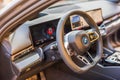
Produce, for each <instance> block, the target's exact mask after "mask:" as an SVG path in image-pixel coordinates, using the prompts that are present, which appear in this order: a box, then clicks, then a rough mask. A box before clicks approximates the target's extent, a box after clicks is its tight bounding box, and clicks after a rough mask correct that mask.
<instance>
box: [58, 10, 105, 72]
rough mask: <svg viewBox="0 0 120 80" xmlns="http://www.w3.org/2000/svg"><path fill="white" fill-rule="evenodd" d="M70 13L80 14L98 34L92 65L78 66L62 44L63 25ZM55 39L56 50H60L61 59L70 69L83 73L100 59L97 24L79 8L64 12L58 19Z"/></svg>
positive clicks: (100, 50)
mask: <svg viewBox="0 0 120 80" xmlns="http://www.w3.org/2000/svg"><path fill="white" fill-rule="evenodd" d="M71 15H80V16H82V17H83V18H84V19H85V20H86V22H87V23H88V24H89V26H90V27H92V29H93V30H95V31H96V32H97V33H98V35H99V38H98V39H97V53H96V56H95V58H94V63H93V64H92V65H87V66H84V67H79V66H78V65H77V64H75V63H74V62H73V61H72V59H71V57H70V56H69V55H68V52H67V50H66V48H65V46H64V25H65V23H66V21H67V20H68V18H69V17H70V16H71ZM56 40H57V45H58V50H59V52H60V55H61V57H62V59H63V61H64V62H65V64H66V65H67V66H68V67H69V68H70V69H71V70H72V71H74V72H76V73H83V72H85V71H87V70H89V69H90V68H92V67H93V66H95V64H96V63H97V62H98V61H99V60H100V58H101V56H102V53H103V44H102V37H101V35H100V32H99V29H98V26H97V24H96V23H95V21H94V20H93V19H92V18H91V17H90V16H89V15H88V14H87V13H85V12H83V11H80V10H73V11H70V12H68V13H66V14H65V15H64V16H63V17H62V18H61V19H60V20H59V23H58V26H57V32H56Z"/></svg>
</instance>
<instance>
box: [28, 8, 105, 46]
mask: <svg viewBox="0 0 120 80" xmlns="http://www.w3.org/2000/svg"><path fill="white" fill-rule="evenodd" d="M86 13H88V15H90V16H91V17H92V18H93V19H94V20H95V22H96V23H97V24H99V23H101V22H102V21H103V18H102V10H101V9H100V8H99V9H95V10H90V11H86ZM58 21H59V19H56V20H52V21H48V22H45V23H40V24H36V25H32V26H30V27H29V29H30V35H31V39H32V43H33V46H34V47H38V46H40V45H42V44H44V43H49V42H50V41H54V40H55V39H56V29H57V24H58ZM78 29H79V30H80V29H90V26H88V24H87V22H86V21H85V20H84V18H83V17H81V16H80V15H71V16H70V18H69V19H68V20H67V24H66V26H65V29H64V30H65V31H64V34H66V33H68V32H70V31H71V30H78Z"/></svg>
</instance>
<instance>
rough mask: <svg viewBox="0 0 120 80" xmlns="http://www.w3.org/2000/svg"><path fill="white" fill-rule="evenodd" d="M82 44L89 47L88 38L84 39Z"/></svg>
mask: <svg viewBox="0 0 120 80" xmlns="http://www.w3.org/2000/svg"><path fill="white" fill-rule="evenodd" d="M82 43H83V44H84V45H87V44H88V38H87V37H86V36H84V37H82Z"/></svg>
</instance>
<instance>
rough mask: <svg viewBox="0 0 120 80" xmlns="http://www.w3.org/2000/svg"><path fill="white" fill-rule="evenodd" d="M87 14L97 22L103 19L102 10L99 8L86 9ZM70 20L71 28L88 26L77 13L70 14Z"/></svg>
mask: <svg viewBox="0 0 120 80" xmlns="http://www.w3.org/2000/svg"><path fill="white" fill-rule="evenodd" d="M86 13H87V14H88V15H90V16H91V17H92V18H93V19H94V21H95V22H96V23H97V24H99V23H101V22H102V21H103V17H102V10H101V9H95V10H90V11H86ZM70 22H71V28H72V30H74V29H81V28H83V27H89V25H88V24H87V22H86V21H85V19H84V18H83V17H81V16H79V15H72V16H70Z"/></svg>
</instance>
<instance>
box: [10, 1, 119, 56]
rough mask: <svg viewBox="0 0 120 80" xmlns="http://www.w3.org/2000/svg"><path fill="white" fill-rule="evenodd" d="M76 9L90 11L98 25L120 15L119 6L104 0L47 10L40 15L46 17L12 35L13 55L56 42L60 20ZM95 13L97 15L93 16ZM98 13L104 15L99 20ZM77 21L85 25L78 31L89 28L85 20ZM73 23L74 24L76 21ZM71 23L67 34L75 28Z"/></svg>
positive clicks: (33, 21)
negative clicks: (65, 14)
mask: <svg viewBox="0 0 120 80" xmlns="http://www.w3.org/2000/svg"><path fill="white" fill-rule="evenodd" d="M93 4H94V5H93ZM66 7H67V8H66ZM74 9H79V10H81V11H86V12H87V11H88V13H89V11H91V12H90V14H92V16H93V18H94V19H96V20H99V21H100V22H98V21H96V23H98V25H99V24H100V23H101V21H105V20H107V19H108V18H111V17H113V16H115V15H117V14H119V13H120V6H119V5H116V4H114V3H112V2H109V1H104V0H103V1H102V0H99V1H90V2H83V3H78V2H77V3H74V4H71V5H66V6H61V7H57V8H49V9H46V10H44V11H42V12H41V13H40V15H41V14H44V16H43V15H42V16H40V17H38V18H36V19H34V20H31V21H27V22H25V23H24V24H22V25H21V26H19V28H18V29H17V30H16V31H15V32H14V33H13V35H11V45H12V54H13V55H14V54H16V53H18V52H22V51H23V50H26V49H28V48H29V47H31V46H32V45H33V46H32V47H37V46H39V45H42V44H44V43H46V42H50V41H55V39H56V38H55V33H56V27H57V24H58V21H59V19H60V18H61V17H62V16H63V15H64V13H66V12H68V11H70V10H74ZM98 9H101V10H98ZM96 10H97V11H96ZM94 12H95V14H93V13H94ZM98 13H102V14H99V16H100V17H98V18H97V16H96V15H97V14H98ZM71 18H72V17H71ZM77 19H78V21H80V23H84V24H81V25H82V26H76V27H77V29H79V28H89V27H88V26H86V23H85V22H84V20H82V18H81V17H78V18H77ZM81 21H83V22H81ZM71 23H73V24H74V21H73V22H71ZM71 23H70V20H68V23H67V24H66V26H65V30H66V31H65V32H66V33H67V32H69V31H70V30H71V29H73V28H74V27H72V24H71ZM85 26H86V27H85ZM74 29H76V28H74ZM35 35H36V36H35ZM41 39H42V40H41ZM46 39H47V40H46ZM51 39H52V40H51ZM43 40H44V41H43ZM39 41H41V42H39Z"/></svg>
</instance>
